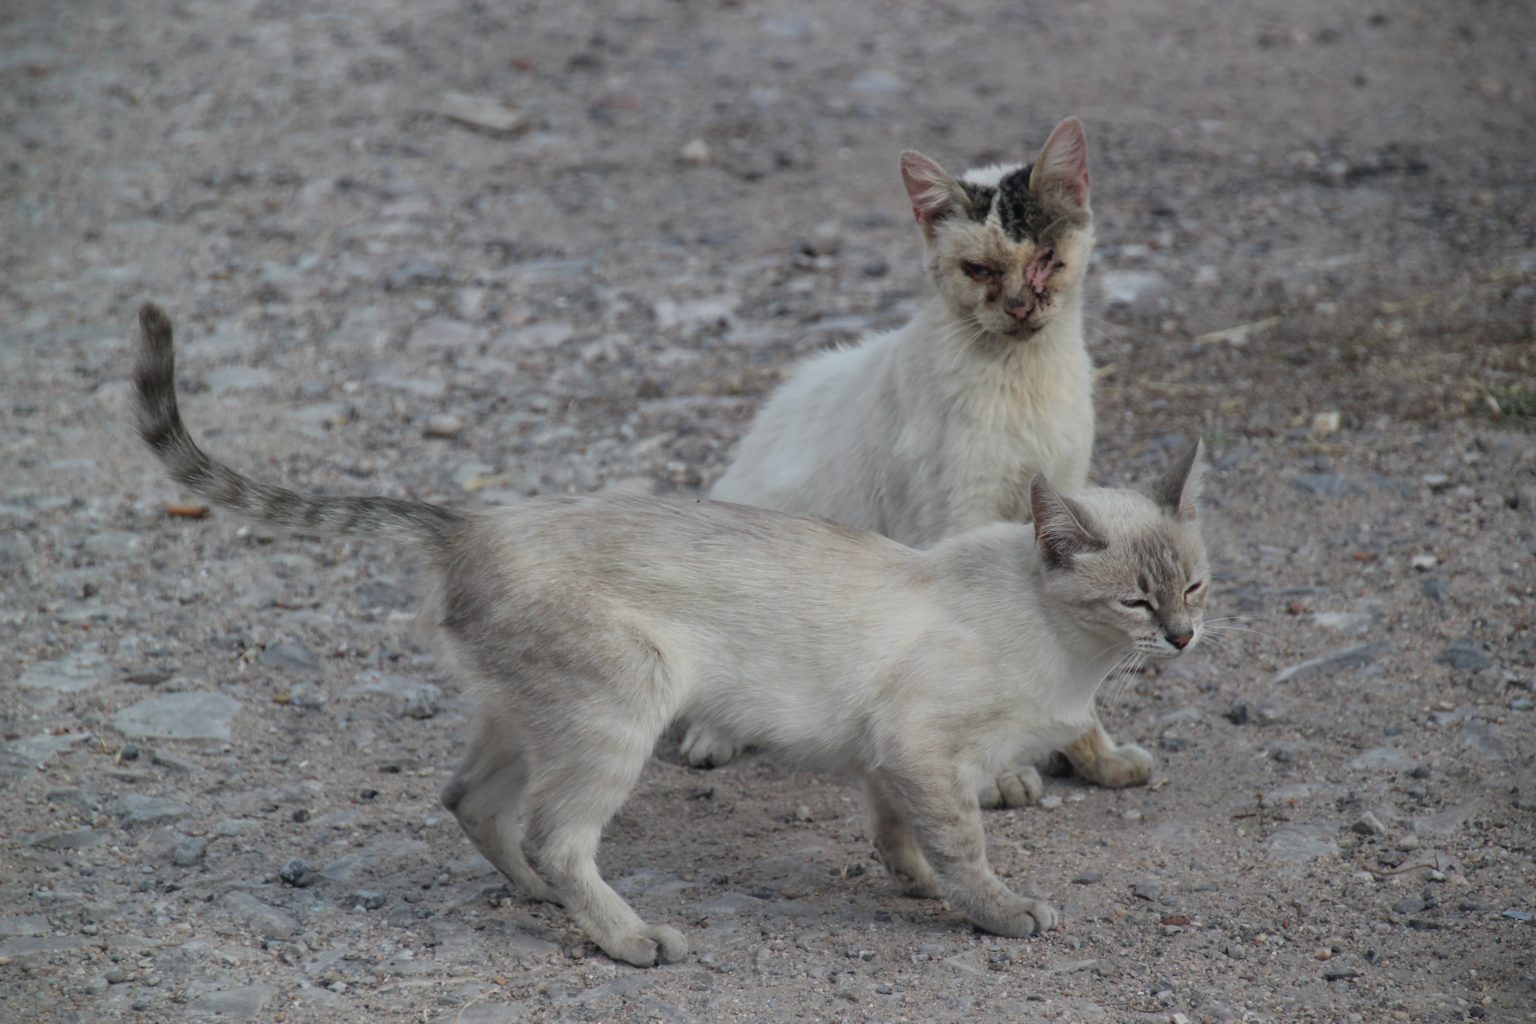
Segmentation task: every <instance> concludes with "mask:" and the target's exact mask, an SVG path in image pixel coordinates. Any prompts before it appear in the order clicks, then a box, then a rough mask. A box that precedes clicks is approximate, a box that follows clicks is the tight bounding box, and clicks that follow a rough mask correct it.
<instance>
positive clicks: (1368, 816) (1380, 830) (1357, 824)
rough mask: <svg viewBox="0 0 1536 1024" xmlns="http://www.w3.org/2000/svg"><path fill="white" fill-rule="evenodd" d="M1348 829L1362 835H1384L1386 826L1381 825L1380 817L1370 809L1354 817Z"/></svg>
mask: <svg viewBox="0 0 1536 1024" xmlns="http://www.w3.org/2000/svg"><path fill="white" fill-rule="evenodd" d="M1349 830H1350V831H1351V832H1353V833H1355V834H1356V835H1362V836H1384V835H1386V834H1387V826H1385V825H1383V824H1382V823H1381V819H1380V818H1378V817H1376V815H1374V814H1372V813H1371V812H1370V811H1366V812H1365V813H1364V814H1362V815H1360V817H1358V818H1356V819H1355V820H1354V823H1353V824H1351V825H1350V826H1349Z"/></svg>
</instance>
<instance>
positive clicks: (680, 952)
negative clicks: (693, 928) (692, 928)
mask: <svg viewBox="0 0 1536 1024" xmlns="http://www.w3.org/2000/svg"><path fill="white" fill-rule="evenodd" d="M597 944H598V945H599V946H600V947H602V950H603V952H604V953H607V954H608V955H609V956H611V957H613V958H614V959H615V960H622V961H624V962H625V963H627V964H633V965H635V966H636V967H655V966H656V965H657V964H675V963H677V962H678V961H679V960H681V959H682V958H683V957H685V956H687V955H688V940H687V939H685V938H683V933H682V932H680V931H678V930H677V929H676V928H673V927H671V926H669V925H664V924H648V925H646V926H645V927H643V928H641V929H640V931H639V932H637V933H635V934H633V935H622V936H615V937H614V938H612V939H610V940H609V941H606V942H604V941H601V940H599V941H598V943H597Z"/></svg>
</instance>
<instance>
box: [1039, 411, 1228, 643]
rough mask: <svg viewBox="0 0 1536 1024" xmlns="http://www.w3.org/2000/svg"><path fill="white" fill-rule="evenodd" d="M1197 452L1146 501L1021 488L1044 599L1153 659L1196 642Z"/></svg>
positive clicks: (1201, 549) (1203, 565)
mask: <svg viewBox="0 0 1536 1024" xmlns="http://www.w3.org/2000/svg"><path fill="white" fill-rule="evenodd" d="M1200 454H1201V447H1200V442H1198V441H1197V442H1195V445H1194V447H1192V448H1190V449H1189V451H1188V452H1186V453H1185V454H1184V455H1183V456H1182V457H1181V458H1180V459H1179V460H1178V461H1177V462H1176V463H1175V464H1174V465H1173V467H1172V468H1171V469H1170V470H1169V471H1168V473H1167V474H1166V475H1165V476H1164V477H1163V478H1162V480H1160V481H1159V482H1158V483H1157V485H1156V486H1155V487H1153V489H1152V491H1151V492H1150V494H1141V493H1138V492H1136V491H1125V490H1113V489H1108V488H1094V489H1090V490H1087V491H1084V492H1083V493H1082V494H1081V495H1079V496H1078V497H1076V498H1068V497H1066V496H1064V495H1062V494H1060V493H1058V492H1057V491H1056V489H1055V488H1053V487H1052V486H1051V485H1050V484H1049V483H1048V482H1047V481H1046V479H1045V478H1044V477H1040V476H1037V477H1035V479H1034V481H1033V482H1032V483H1031V485H1030V508H1031V512H1032V513H1033V516H1034V521H1035V544H1036V547H1037V548H1038V550H1039V554H1040V563H1041V572H1042V573H1043V576H1044V580H1045V587H1046V590H1047V592H1048V593H1049V594H1051V596H1052V597H1053V598H1054V599H1055V600H1057V601H1059V602H1061V603H1063V604H1064V605H1066V606H1068V607H1070V609H1071V615H1072V618H1073V620H1074V621H1076V622H1079V623H1081V624H1082V625H1084V626H1086V627H1088V628H1089V629H1090V630H1091V631H1092V632H1095V633H1098V634H1101V635H1103V636H1104V637H1106V638H1111V639H1113V638H1123V640H1124V642H1126V643H1128V644H1130V645H1131V647H1132V649H1133V650H1134V651H1136V652H1139V653H1141V654H1146V655H1150V656H1152V657H1158V658H1171V657H1176V656H1178V655H1179V654H1181V653H1183V652H1184V651H1186V650H1188V649H1189V648H1191V647H1193V646H1194V645H1195V644H1196V643H1197V642H1198V641H1199V640H1200V636H1201V631H1202V619H1203V610H1204V606H1205V600H1206V595H1207V594H1209V592H1210V572H1209V565H1208V563H1207V560H1206V554H1205V543H1204V542H1203V541H1202V540H1201V538H1200V528H1199V520H1198V518H1197V515H1196V504H1197V502H1198V501H1199V498H1200V477H1201V472H1202V464H1201V460H1200Z"/></svg>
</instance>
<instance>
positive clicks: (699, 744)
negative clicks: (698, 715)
mask: <svg viewBox="0 0 1536 1024" xmlns="http://www.w3.org/2000/svg"><path fill="white" fill-rule="evenodd" d="M678 751H679V752H680V753H681V754H682V755H683V757H685V758H686V759H687V760H688V763H689V764H690V765H692V766H693V767H695V768H719V767H720V766H721V765H726V764H730V763H731V762H732V761H734V760H736V757H737V755H739V754H740V753H741V748H740V747H738V746H737V745H736V744H734V743H732V742H731V741H730V740H728V739H726V738H724V737H723V736H716V735H715V734H714V733H711V732H709V731H708V730H706V729H704V728H703V727H701V726H697V725H692V724H690V725H689V726H688V731H687V732H686V733H685V734H684V735H683V742H682V745H681V746H680V747H678Z"/></svg>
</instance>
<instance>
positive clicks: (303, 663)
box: [260, 643, 320, 672]
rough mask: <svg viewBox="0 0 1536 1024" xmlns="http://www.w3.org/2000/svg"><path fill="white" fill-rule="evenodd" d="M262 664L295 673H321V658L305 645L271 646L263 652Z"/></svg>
mask: <svg viewBox="0 0 1536 1024" xmlns="http://www.w3.org/2000/svg"><path fill="white" fill-rule="evenodd" d="M260 660H261V663H262V664H263V665H271V666H273V667H274V668H282V669H287V670H289V671H295V672H318V671H320V657H319V656H318V655H317V654H315V653H314V652H313V651H311V650H310V649H309V648H307V647H305V646H304V645H303V644H290V643H281V644H269V645H268V646H267V647H266V649H265V650H263V651H262V652H261V659H260Z"/></svg>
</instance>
